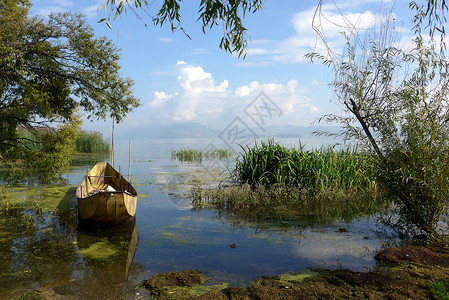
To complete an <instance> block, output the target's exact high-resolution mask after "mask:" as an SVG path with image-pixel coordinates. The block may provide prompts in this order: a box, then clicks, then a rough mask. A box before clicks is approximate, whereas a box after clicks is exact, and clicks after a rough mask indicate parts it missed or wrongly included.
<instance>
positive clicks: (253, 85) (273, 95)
mask: <svg viewBox="0 0 449 300" xmlns="http://www.w3.org/2000/svg"><path fill="white" fill-rule="evenodd" d="M175 68H176V70H177V76H176V78H177V82H178V86H177V88H175V89H174V91H172V92H166V91H156V92H154V94H153V99H152V100H151V102H150V103H149V106H147V108H148V112H147V113H149V114H150V115H151V117H150V119H151V120H158V121H160V122H164V121H165V122H167V121H175V122H187V121H193V122H198V123H201V124H204V125H207V126H212V127H214V128H217V129H220V128H221V127H223V128H224V127H225V126H226V125H227V124H228V123H229V122H231V121H232V120H233V119H234V118H236V117H238V116H240V117H245V109H246V108H247V107H248V106H249V105H252V103H253V101H254V100H255V99H256V98H257V97H258V96H259V95H260V94H261V93H262V92H263V93H264V94H266V95H267V97H269V99H271V101H273V103H275V104H276V106H278V107H279V109H280V110H281V111H282V113H281V115H282V118H278V119H276V120H274V119H273V120H272V123H271V124H272V125H275V124H276V123H277V124H294V125H304V126H306V125H309V124H310V122H312V121H313V120H315V118H316V117H318V116H319V112H320V109H319V108H318V107H316V106H315V105H313V104H311V100H310V99H309V98H308V97H307V96H306V93H307V89H306V88H304V86H302V85H300V84H299V83H298V82H297V81H296V80H290V81H288V82H276V83H275V82H266V83H260V82H258V81H252V82H249V83H248V84H245V85H241V86H237V87H236V88H234V89H230V87H229V81H228V80H226V79H223V80H222V81H221V82H219V83H216V81H215V78H214V77H213V76H212V74H211V73H209V72H206V71H205V70H204V69H203V68H202V67H201V66H198V65H192V64H189V63H186V62H184V61H179V62H177V64H176V66H175ZM249 125H250V126H251V125H252V126H256V124H249Z"/></svg>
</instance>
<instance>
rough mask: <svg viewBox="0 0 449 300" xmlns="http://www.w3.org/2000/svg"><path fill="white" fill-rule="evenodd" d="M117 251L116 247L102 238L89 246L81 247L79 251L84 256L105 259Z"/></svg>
mask: <svg viewBox="0 0 449 300" xmlns="http://www.w3.org/2000/svg"><path fill="white" fill-rule="evenodd" d="M117 252H118V249H117V247H116V246H115V245H114V244H111V243H110V242H108V241H107V240H102V241H100V242H97V243H95V244H92V245H90V246H89V248H86V249H81V250H80V253H81V254H82V255H84V256H85V257H88V258H92V259H99V260H105V259H108V258H110V257H111V256H113V255H115V254H116V253H117Z"/></svg>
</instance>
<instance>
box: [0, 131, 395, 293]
mask: <svg viewBox="0 0 449 300" xmlns="http://www.w3.org/2000/svg"><path fill="white" fill-rule="evenodd" d="M296 142H297V140H283V143H284V144H294V143H296ZM303 142H304V141H303ZM305 142H306V145H307V141H305ZM314 142H316V141H310V143H309V146H310V145H312V146H313V147H318V146H319V145H318V144H315V145H314V144H313V143H314ZM211 145H212V146H213V147H218V148H220V147H224V146H225V145H224V144H220V142H219V141H212V144H211V141H210V140H201V139H190V140H141V141H132V145H131V147H132V149H131V155H132V158H131V181H132V183H133V185H134V187H135V188H136V190H137V191H138V193H139V194H140V196H139V200H138V203H137V213H136V221H135V223H131V224H127V225H126V226H119V227H117V228H111V229H101V228H100V229H99V230H95V231H86V230H83V229H79V228H78V226H77V219H76V218H74V217H73V216H74V215H75V216H76V198H75V187H76V186H77V185H78V184H79V182H81V180H82V178H83V175H84V173H85V171H86V169H87V168H88V167H92V164H93V162H92V161H90V160H89V159H85V160H84V161H82V160H78V161H77V162H76V164H75V165H76V166H74V167H72V168H71V171H70V172H69V173H68V174H66V176H65V177H66V179H67V180H68V185H70V186H71V188H70V189H68V191H67V192H66V194H65V195H64V201H65V202H64V203H65V204H64V205H62V204H57V209H56V210H54V211H53V212H52V213H49V214H45V215H44V216H43V217H41V221H40V222H39V225H38V226H37V227H36V226H35V227H34V228H31V229H27V227H26V226H25V227H23V228H25V229H20V230H19V229H18V228H22V227H20V226H22V225H23V224H22V225H20V226H19V227H17V228H15V227H13V225H11V224H8V223H7V221H5V220H3V221H0V227H1V230H0V232H2V233H0V258H1V260H2V263H0V298H2V299H3V298H11V297H14V296H16V295H20V294H21V293H23V292H25V291H28V290H33V289H39V290H42V291H47V292H48V293H56V294H58V295H63V296H67V297H69V296H71V297H74V298H75V299H78V298H84V299H106V298H124V299H135V298H140V297H141V298H143V299H147V298H149V297H150V296H149V294H148V292H146V291H145V289H143V288H136V286H137V285H138V284H139V283H140V282H141V281H142V280H144V279H146V278H149V277H150V276H152V275H155V274H157V273H160V272H168V271H181V270H186V269H197V270H199V271H202V272H204V273H205V275H206V276H208V277H209V278H210V279H209V281H208V282H207V283H206V284H217V283H223V282H228V283H230V284H231V285H233V286H244V285H247V284H248V283H250V282H251V281H253V280H254V279H256V278H257V277H260V276H262V275H277V274H281V273H285V272H299V271H302V270H304V269H307V268H313V267H325V268H348V269H351V270H356V271H368V270H370V269H371V268H373V266H374V265H375V261H374V259H373V256H374V254H375V253H376V252H377V251H378V250H380V249H381V248H382V246H383V244H384V243H385V242H386V241H387V238H386V236H387V235H388V232H386V229H385V228H384V227H383V226H382V225H381V224H380V223H378V222H377V221H376V219H375V218H364V219H358V220H354V221H352V222H350V223H345V222H334V223H332V224H316V225H314V226H313V227H304V226H301V224H297V226H290V227H282V226H275V225H273V224H255V223H250V222H245V221H242V220H235V219H233V218H232V217H231V216H227V215H221V214H219V213H218V212H217V211H214V210H200V211H195V210H192V209H191V207H190V204H189V201H188V200H187V199H185V198H183V197H182V196H181V195H182V194H183V193H184V192H186V191H187V190H188V188H189V187H190V186H191V185H192V184H195V183H199V184H208V185H213V184H216V181H217V180H221V179H225V178H226V173H225V172H224V173H223V172H222V171H223V170H226V168H228V169H230V168H232V165H233V161H232V160H231V161H227V162H216V161H212V162H211V161H203V162H202V163H182V162H178V161H175V160H172V159H171V158H170V151H171V150H172V149H180V148H186V147H189V148H196V149H205V148H207V147H209V148H210V147H211ZM115 147H116V151H115V167H116V169H118V168H119V166H120V169H121V171H122V173H123V174H127V173H128V141H116V142H115ZM98 159H100V160H109V159H108V158H105V157H100V158H98ZM88 164H91V165H90V166H86V165H88ZM211 179H213V180H211ZM214 182H215V183H214ZM36 193H37V192H36ZM55 194H56V192H55ZM44 195H47V194H44ZM56 195H58V194H56ZM44 197H47V196H44ZM49 197H50V196H49ZM54 198H56V200H58V199H60V198H61V197H59V198H58V197H54ZM58 201H59V200H58ZM61 203H62V202H61ZM8 232H9V233H11V232H13V233H14V235H13V236H12V235H11V234H9V235H8ZM230 244H236V245H237V247H235V248H232V247H230Z"/></svg>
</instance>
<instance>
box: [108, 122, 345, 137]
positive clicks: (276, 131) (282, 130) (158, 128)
mask: <svg viewBox="0 0 449 300" xmlns="http://www.w3.org/2000/svg"><path fill="white" fill-rule="evenodd" d="M211 127H212V126H204V125H201V124H198V123H183V124H174V125H165V126H164V125H151V126H142V127H138V128H135V129H134V130H132V131H131V132H130V131H129V130H127V131H124V132H120V129H119V130H118V131H117V138H119V139H120V138H129V136H130V135H132V136H133V137H134V138H145V139H182V138H199V139H204V138H210V139H213V138H216V137H218V136H219V135H220V133H221V132H222V130H219V129H214V128H211ZM251 130H252V131H253V132H254V133H255V134H256V135H257V136H258V137H259V138H308V137H313V136H314V132H315V131H326V132H332V133H338V132H339V127H336V126H333V127H331V126H327V127H326V126H310V127H306V126H295V125H273V126H266V127H264V128H251Z"/></svg>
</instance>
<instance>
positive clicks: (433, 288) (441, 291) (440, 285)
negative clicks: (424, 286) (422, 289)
mask: <svg viewBox="0 0 449 300" xmlns="http://www.w3.org/2000/svg"><path fill="white" fill-rule="evenodd" d="M428 287H429V289H430V292H431V293H432V295H433V296H436V297H438V298H437V299H440V300H448V299H449V281H448V280H439V281H435V282H432V283H430V284H428Z"/></svg>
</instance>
